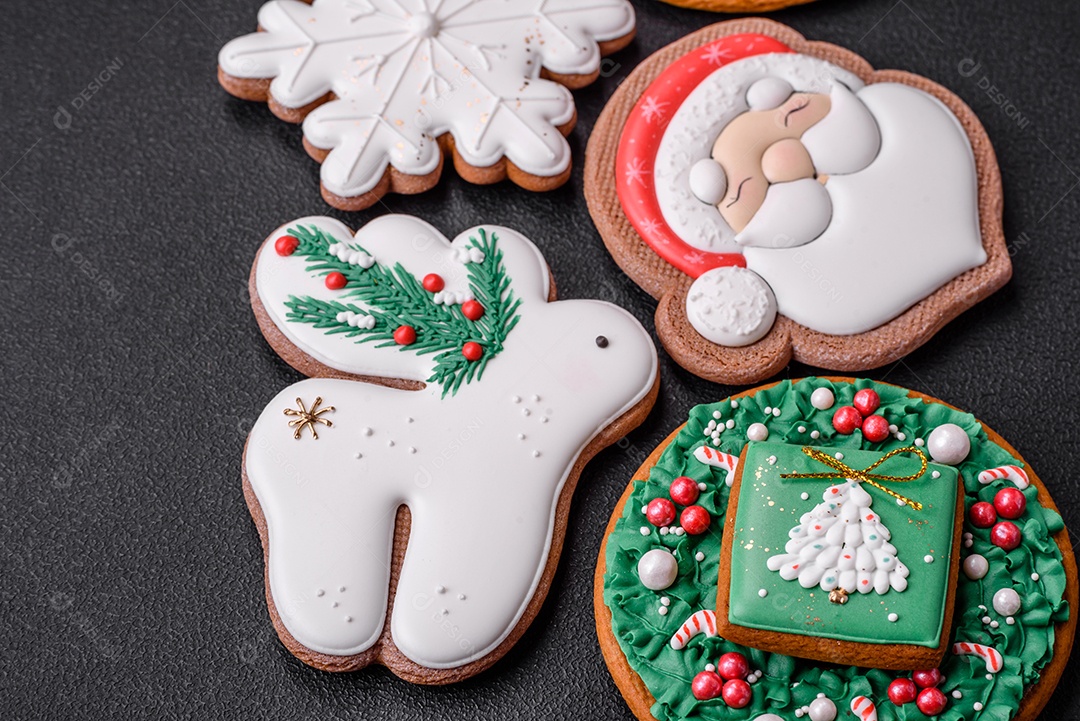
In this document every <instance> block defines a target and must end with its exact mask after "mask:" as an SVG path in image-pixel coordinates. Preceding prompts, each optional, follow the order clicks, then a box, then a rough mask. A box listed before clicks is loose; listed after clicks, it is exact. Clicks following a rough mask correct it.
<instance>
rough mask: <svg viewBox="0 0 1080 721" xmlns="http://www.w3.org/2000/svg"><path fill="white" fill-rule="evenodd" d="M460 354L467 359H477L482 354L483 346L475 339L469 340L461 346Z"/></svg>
mask: <svg viewBox="0 0 1080 721" xmlns="http://www.w3.org/2000/svg"><path fill="white" fill-rule="evenodd" d="M461 355H463V356H465V360H467V361H478V360H480V357H481V356H482V355H484V348H483V346H481V345H480V344H479V343H477V342H475V341H469V342H468V343H466V344H465V345H463V346H461Z"/></svg>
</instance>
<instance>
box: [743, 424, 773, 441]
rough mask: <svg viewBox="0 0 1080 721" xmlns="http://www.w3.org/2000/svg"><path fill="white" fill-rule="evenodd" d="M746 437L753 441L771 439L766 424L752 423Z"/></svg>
mask: <svg viewBox="0 0 1080 721" xmlns="http://www.w3.org/2000/svg"><path fill="white" fill-rule="evenodd" d="M746 437H747V438H749V439H750V440H752V441H763V440H765V439H766V438H768V437H769V429H768V428H766V427H765V424H764V423H751V424H750V427H749V428H747V429H746Z"/></svg>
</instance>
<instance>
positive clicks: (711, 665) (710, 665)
mask: <svg viewBox="0 0 1080 721" xmlns="http://www.w3.org/2000/svg"><path fill="white" fill-rule="evenodd" d="M705 670H706V671H715V670H716V666H715V665H713V664H711V663H707V664H705Z"/></svg>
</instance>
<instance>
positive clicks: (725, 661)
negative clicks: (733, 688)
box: [716, 651, 750, 681]
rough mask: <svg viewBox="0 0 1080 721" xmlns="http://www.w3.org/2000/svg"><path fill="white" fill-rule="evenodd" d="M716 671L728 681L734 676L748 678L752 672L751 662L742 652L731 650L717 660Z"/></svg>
mask: <svg viewBox="0 0 1080 721" xmlns="http://www.w3.org/2000/svg"><path fill="white" fill-rule="evenodd" d="M716 672H717V673H718V674H720V677H721V678H724V679H726V680H728V681H730V680H731V679H733V678H740V679H741V678H746V677H747V675H748V674H749V673H750V662H749V661H747V660H746V656H743V655H742V654H741V653H738V652H736V651H731V652H730V653H725V654H724V655H723V656H721V657H720V660H719V661H717V662H716Z"/></svg>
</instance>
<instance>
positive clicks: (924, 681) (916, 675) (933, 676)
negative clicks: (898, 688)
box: [911, 668, 941, 688]
mask: <svg viewBox="0 0 1080 721" xmlns="http://www.w3.org/2000/svg"><path fill="white" fill-rule="evenodd" d="M911 679H912V680H913V681H914V682H915V683H916V684H917V685H918V686H919V688H933V687H934V686H937V685H938V684H939V683H941V671H939V670H938V669H936V668H924V669H920V670H918V671H915V672H913V673H912V674H911Z"/></svg>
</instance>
